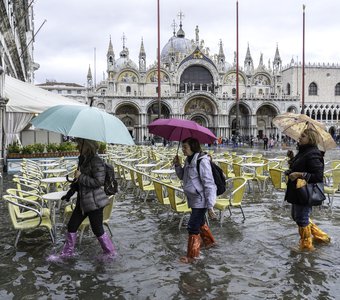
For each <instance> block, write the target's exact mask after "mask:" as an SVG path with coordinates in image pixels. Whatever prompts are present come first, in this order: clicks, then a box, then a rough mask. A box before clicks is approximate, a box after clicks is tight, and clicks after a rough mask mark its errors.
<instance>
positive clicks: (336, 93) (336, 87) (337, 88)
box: [335, 83, 340, 96]
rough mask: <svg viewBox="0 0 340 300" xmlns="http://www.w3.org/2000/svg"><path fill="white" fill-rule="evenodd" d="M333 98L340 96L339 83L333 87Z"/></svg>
mask: <svg viewBox="0 0 340 300" xmlns="http://www.w3.org/2000/svg"><path fill="white" fill-rule="evenodd" d="M335 96H340V83H337V84H336V86H335Z"/></svg>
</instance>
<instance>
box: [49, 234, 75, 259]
mask: <svg viewBox="0 0 340 300" xmlns="http://www.w3.org/2000/svg"><path fill="white" fill-rule="evenodd" d="M76 240H77V233H76V232H67V234H66V241H65V244H64V247H63V250H62V251H61V253H60V254H59V255H56V254H51V255H50V256H49V257H48V258H47V260H48V261H51V262H53V261H61V260H63V259H67V258H70V257H72V256H73V255H74V248H75V246H76Z"/></svg>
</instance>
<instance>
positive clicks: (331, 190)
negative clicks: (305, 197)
mask: <svg viewBox="0 0 340 300" xmlns="http://www.w3.org/2000/svg"><path fill="white" fill-rule="evenodd" d="M328 173H330V174H331V176H330V178H328V179H331V180H328V182H326V184H325V186H324V192H325V194H327V197H328V202H329V206H330V208H332V206H333V200H334V196H335V193H336V192H338V191H339V186H340V169H339V168H337V169H332V170H328V171H326V172H325V174H328ZM329 181H331V183H329Z"/></svg>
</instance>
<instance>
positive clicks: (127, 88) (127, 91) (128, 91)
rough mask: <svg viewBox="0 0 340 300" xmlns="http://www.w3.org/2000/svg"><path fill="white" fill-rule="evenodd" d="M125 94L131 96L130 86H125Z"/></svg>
mask: <svg viewBox="0 0 340 300" xmlns="http://www.w3.org/2000/svg"><path fill="white" fill-rule="evenodd" d="M126 93H127V94H128V95H130V94H131V86H127V87H126Z"/></svg>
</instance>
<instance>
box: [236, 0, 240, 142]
mask: <svg viewBox="0 0 340 300" xmlns="http://www.w3.org/2000/svg"><path fill="white" fill-rule="evenodd" d="M239 113H240V103H239V80H238V1H236V128H235V130H236V136H238V135H239V129H240V128H239Z"/></svg>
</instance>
